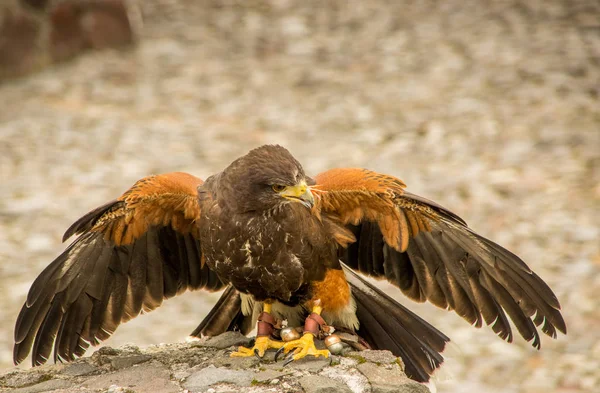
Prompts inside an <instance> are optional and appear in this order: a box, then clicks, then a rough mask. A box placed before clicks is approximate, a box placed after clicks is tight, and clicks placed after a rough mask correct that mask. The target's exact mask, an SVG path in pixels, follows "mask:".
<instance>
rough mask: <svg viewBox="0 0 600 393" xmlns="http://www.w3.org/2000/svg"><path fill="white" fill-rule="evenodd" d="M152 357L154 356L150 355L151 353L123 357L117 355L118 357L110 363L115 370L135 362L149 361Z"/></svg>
mask: <svg viewBox="0 0 600 393" xmlns="http://www.w3.org/2000/svg"><path fill="white" fill-rule="evenodd" d="M150 359H152V356H150V355H132V356H123V357H117V358H114V359H111V361H110V365H111V366H112V367H113V368H114V369H115V370H120V369H123V368H128V367H131V366H133V365H134V364H140V363H144V362H147V361H148V360H150Z"/></svg>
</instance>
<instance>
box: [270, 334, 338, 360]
mask: <svg viewBox="0 0 600 393" xmlns="http://www.w3.org/2000/svg"><path fill="white" fill-rule="evenodd" d="M282 353H286V354H287V353H289V354H288V355H287V356H286V357H285V358H284V360H283V365H284V366H286V365H288V364H290V363H291V362H293V361H295V360H300V359H302V358H304V357H306V356H307V355H311V356H314V357H319V356H323V357H326V358H328V357H329V351H328V350H326V349H325V350H319V349H317V348H316V347H315V342H314V336H313V335H312V334H311V333H305V334H304V335H303V336H302V337H301V338H299V339H297V340H293V341H288V342H286V343H284V344H283V347H281V348H280V349H279V350H278V351H277V353H276V354H275V360H277V359H278V358H279V356H280V355H281V354H282Z"/></svg>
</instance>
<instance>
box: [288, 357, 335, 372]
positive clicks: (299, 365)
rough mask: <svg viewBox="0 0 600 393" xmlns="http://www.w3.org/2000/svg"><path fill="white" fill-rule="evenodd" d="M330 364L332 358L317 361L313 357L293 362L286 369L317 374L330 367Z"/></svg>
mask: <svg viewBox="0 0 600 393" xmlns="http://www.w3.org/2000/svg"><path fill="white" fill-rule="evenodd" d="M330 364H331V357H328V358H324V357H318V358H316V359H315V358H313V357H310V356H308V357H305V358H303V359H300V360H296V361H293V362H291V363H290V364H289V365H288V366H286V367H289V368H291V369H293V370H302V371H310V372H313V373H316V372H319V371H321V370H322V369H323V368H324V367H327V366H329V365H330Z"/></svg>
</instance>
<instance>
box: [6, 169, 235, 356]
mask: <svg viewBox="0 0 600 393" xmlns="http://www.w3.org/2000/svg"><path fill="white" fill-rule="evenodd" d="M200 184H202V181H201V180H200V179H198V178H195V177H193V176H191V175H188V174H185V173H172V174H164V175H157V176H150V177H147V178H144V179H142V180H140V181H138V182H137V183H136V184H135V185H134V186H133V187H132V188H131V189H129V190H128V191H127V192H125V193H124V194H123V195H122V196H121V197H120V198H118V199H117V200H114V201H112V202H109V203H108V204H106V205H103V206H101V207H99V208H97V209H95V210H93V211H91V212H90V213H88V214H86V215H85V216H83V217H82V218H81V219H79V220H78V221H76V222H75V223H74V224H73V225H72V226H71V227H70V228H69V229H68V230H67V232H66V233H65V240H66V239H67V238H69V237H70V236H72V235H79V237H78V238H77V239H76V240H75V241H74V242H73V243H72V244H71V245H70V246H69V247H68V248H67V249H66V250H65V251H64V252H63V253H62V254H61V255H60V256H59V257H58V258H56V259H55V260H54V261H53V262H52V263H51V264H50V265H49V266H48V267H47V268H46V269H45V270H44V271H43V272H42V273H41V274H40V276H39V277H38V278H37V279H36V281H35V282H34V283H33V285H32V287H31V289H30V291H29V294H28V296H27V301H26V303H25V304H24V305H23V308H22V309H21V312H20V314H19V317H18V319H17V323H16V327H15V347H14V354H13V355H14V361H15V363H20V362H21V361H23V360H24V359H25V358H26V357H27V355H28V354H29V352H30V351H31V352H32V363H33V364H34V365H40V364H43V363H45V362H46V360H47V359H48V357H49V356H50V352H52V348H53V347H54V359H55V360H74V359H75V358H76V357H79V356H82V355H83V354H84V353H85V351H86V349H87V348H88V347H89V346H90V345H97V344H99V342H100V341H102V340H106V339H107V338H108V337H110V335H111V334H112V333H113V332H114V331H115V329H116V328H117V327H118V326H119V324H121V323H123V322H126V321H128V320H130V319H132V318H135V317H136V316H137V315H139V314H140V313H141V312H149V311H152V310H153V309H155V308H156V307H158V306H160V304H161V303H162V301H163V300H164V299H168V298H170V297H173V296H175V295H177V294H180V293H182V292H184V291H186V290H188V289H190V290H193V289H206V290H211V291H215V290H219V289H221V288H222V287H223V286H224V285H223V283H222V282H221V280H220V279H219V278H218V277H217V276H216V274H215V273H214V272H212V271H211V270H210V269H209V268H208V266H207V265H206V264H204V263H203V261H202V256H201V251H200V242H199V240H198V231H197V225H196V221H197V220H198V219H199V217H200V207H199V205H198V199H197V191H196V188H197V187H198V186H199V185H200Z"/></svg>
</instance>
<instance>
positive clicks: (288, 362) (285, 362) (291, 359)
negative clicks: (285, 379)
mask: <svg viewBox="0 0 600 393" xmlns="http://www.w3.org/2000/svg"><path fill="white" fill-rule="evenodd" d="M293 361H294V357H293V356H292V357H286V358H285V361H284V362H283V367H285V366H287V365H288V364H290V363H291V362H293Z"/></svg>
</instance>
